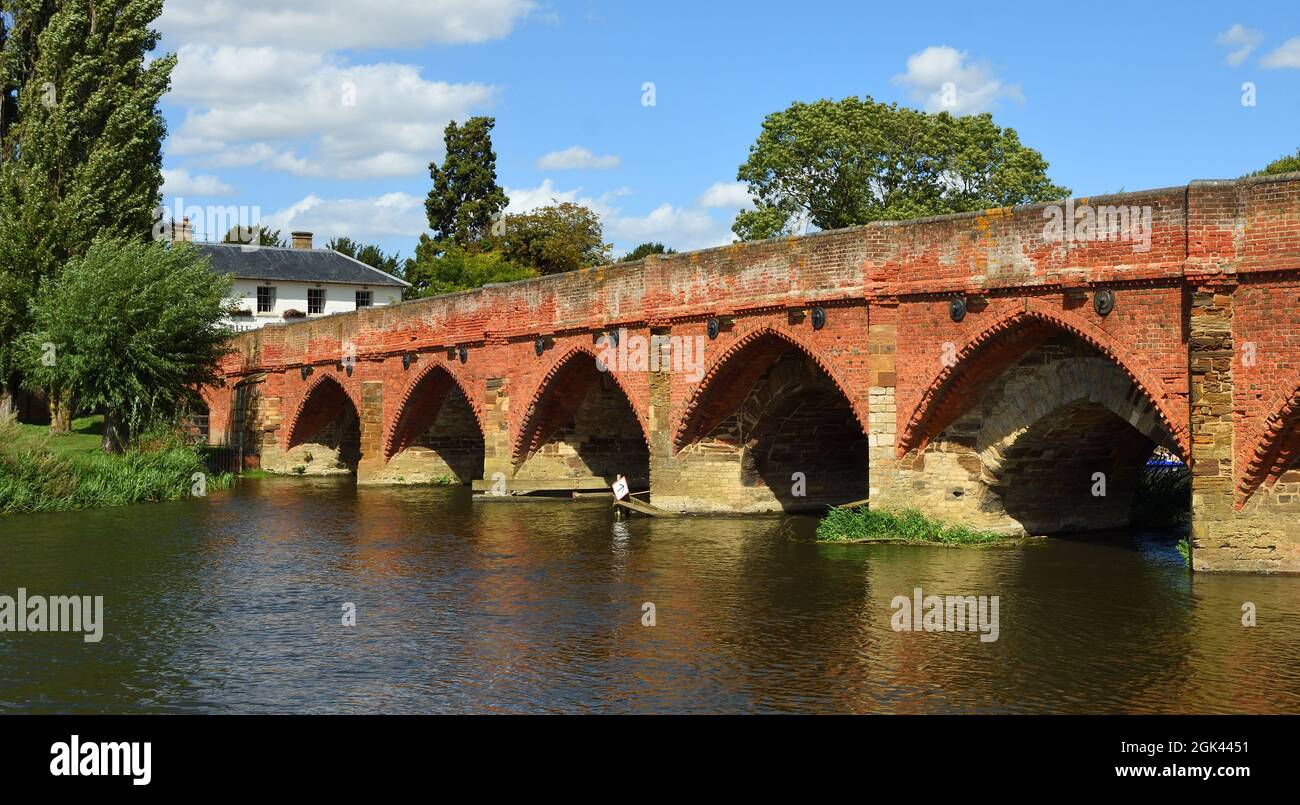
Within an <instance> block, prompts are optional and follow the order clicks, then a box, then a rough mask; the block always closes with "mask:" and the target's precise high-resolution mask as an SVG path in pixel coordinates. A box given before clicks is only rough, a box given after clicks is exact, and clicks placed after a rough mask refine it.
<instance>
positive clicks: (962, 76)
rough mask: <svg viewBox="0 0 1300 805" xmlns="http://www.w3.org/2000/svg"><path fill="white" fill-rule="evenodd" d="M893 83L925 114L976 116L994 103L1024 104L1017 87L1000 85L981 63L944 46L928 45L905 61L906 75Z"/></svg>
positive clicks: (988, 69) (985, 65) (1014, 85)
mask: <svg viewBox="0 0 1300 805" xmlns="http://www.w3.org/2000/svg"><path fill="white" fill-rule="evenodd" d="M893 80H894V83H895V84H899V85H902V86H905V87H907V88H909V89H910V90H911V91H912V96H913V98H915V99H916V100H917V101H920V102H923V103H924V105H925V109H926V111H928V112H951V113H952V114H954V115H969V114H978V113H980V112H984V111H988V110H989V109H991V108H993V107H994V106H995V105H996V104H997V103H998V101H1000V100H1003V99H1011V100H1013V101H1016V102H1017V103H1024V102H1025V96H1024V94H1023V93H1022V92H1021V91H1020V85H1019V84H1004V83H1002V81H1001V80H999V79H998V78H997V76H995V75H994V74H993V71H992V69H991V68H990V67H989V66H988V65H987V64H985V63H983V62H968V61H967V54H966V53H965V52H963V51H958V50H956V49H955V48H951V47H949V46H947V45H932V46H930V47H928V48H926V49H925V50H922V51H920V52H919V53H914V54H912V55H911V56H909V57H908V59H907V72H906V73H903V74H901V75H896V76H894V79H893Z"/></svg>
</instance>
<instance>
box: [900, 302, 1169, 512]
mask: <svg viewBox="0 0 1300 805" xmlns="http://www.w3.org/2000/svg"><path fill="white" fill-rule="evenodd" d="M1021 332H1022V333H1025V335H1024V339H1025V340H1024V341H1020V340H1016V341H1012V342H1009V343H1006V344H1004V345H1002V346H1004V347H1005V348H1006V351H1005V353H1004V354H1001V355H998V354H996V353H992V352H989V353H985V362H984V363H983V364H982V365H978V366H970V365H968V366H967V369H968V374H967V375H965V377H966V378H967V385H965V386H964V387H962V393H961V396H960V397H959V399H958V400H957V402H960V403H961V404H960V406H956V405H954V406H953V410H950V411H949V412H948V414H947V416H946V417H945V418H944V420H943V421H945V422H946V424H945V425H944V427H943V428H942V429H941V430H938V431H936V432H934V433H933V434H932V435H927V438H926V439H925V445H926V446H925V447H924V448H919V449H916V450H915V451H914V453H913V454H912V455H913V456H914V458H913V460H912V461H911V462H909V469H908V472H909V473H910V478H911V479H912V480H911V483H912V484H913V485H914V486H915V488H916V489H917V490H919V491H920V496H919V500H920V501H921V503H922V505H923V506H924V508H926V509H928V510H930V511H932V512H933V513H936V514H939V515H940V516H942V517H943V518H944V519H948V520H964V521H968V522H971V523H972V524H975V525H977V526H981V527H985V526H988V527H993V526H1007V527H1011V526H1018V527H1019V528H1020V529H1022V530H1023V531H1024V532H1026V533H1029V534H1035V535H1051V534H1063V533H1081V532H1090V531H1102V530H1112V529H1122V528H1126V527H1128V526H1129V525H1130V524H1131V523H1133V522H1134V503H1135V500H1136V498H1137V494H1138V491H1139V489H1140V488H1141V487H1142V481H1143V479H1144V477H1145V474H1146V473H1147V472H1148V471H1149V470H1148V467H1147V465H1148V462H1149V460H1150V459H1151V457H1152V455H1153V453H1154V452H1155V450H1156V448H1157V447H1161V448H1164V449H1165V450H1167V451H1169V452H1170V453H1171V454H1173V455H1174V456H1179V457H1181V456H1184V455H1185V454H1184V453H1183V452H1182V446H1181V445H1180V444H1179V443H1178V440H1177V439H1176V438H1175V437H1174V435H1173V434H1172V433H1171V432H1170V431H1169V428H1168V427H1167V425H1166V424H1165V421H1164V419H1163V417H1162V416H1161V412H1160V411H1159V409H1158V408H1157V407H1156V405H1155V402H1154V401H1153V400H1151V399H1150V397H1148V396H1147V394H1146V392H1145V391H1144V390H1143V389H1142V388H1141V387H1140V386H1138V385H1137V384H1136V383H1135V382H1134V381H1133V379H1132V376H1131V375H1130V374H1129V373H1127V372H1125V371H1124V369H1123V367H1121V366H1119V365H1118V364H1116V363H1115V362H1114V361H1113V360H1112V359H1111V358H1110V357H1108V356H1107V355H1105V354H1104V353H1103V352H1102V351H1101V350H1099V349H1097V348H1096V347H1095V346H1093V345H1092V344H1090V343H1088V342H1087V341H1085V340H1084V339H1082V338H1080V337H1079V336H1077V335H1075V334H1074V333H1072V332H1068V331H1063V330H1059V329H1055V328H1050V327H1048V328H1046V329H1044V328H1037V329H1035V330H1032V331H1024V330H1022V331H1021ZM972 378H977V379H978V382H971V379H972ZM972 491H974V493H975V494H974V495H970V494H969V493H971V492H972ZM1187 504H1188V505H1190V500H1188V501H1187ZM1169 505H1173V506H1175V507H1178V506H1179V504H1178V503H1177V502H1176V500H1174V499H1172V498H1171V499H1170V501H1169Z"/></svg>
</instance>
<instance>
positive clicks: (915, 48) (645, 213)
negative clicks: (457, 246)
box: [158, 0, 1300, 255]
mask: <svg viewBox="0 0 1300 805" xmlns="http://www.w3.org/2000/svg"><path fill="white" fill-rule="evenodd" d="M1012 5H1013V4H1001V5H998V4H994V5H987V4H986V5H983V6H974V5H972V4H969V3H945V2H928V3H910V4H906V3H905V4H900V3H866V2H818V1H817V0H809V2H804V3H801V4H798V5H797V6H793V7H792V6H788V5H785V4H783V5H776V4H767V3H761V2H716V0H715V1H714V2H700V1H699V0H696V2H676V1H675V0H658V1H657V2H653V3H630V2H603V1H599V0H573V2H542V0H536V2H530V0H387V1H386V2H363V1H360V2H359V1H358V0H352V1H351V2H343V1H342V0H312V1H311V2H304V0H260V1H257V2H255V1H254V0H168V3H167V4H166V6H165V9H164V15H163V17H162V19H161V20H160V22H159V26H158V27H159V28H160V29H161V30H162V31H163V33H164V40H163V45H162V49H164V50H166V51H174V52H178V53H179V56H180V64H179V66H178V68H177V71H176V73H175V74H174V78H173V90H172V92H171V93H170V94H169V95H168V97H167V98H166V99H165V100H164V105H163V108H164V113H165V114H166V116H167V119H168V123H169V128H170V132H171V133H170V136H169V139H168V142H167V143H166V145H165V159H164V168H165V169H166V171H167V174H166V176H167V186H166V188H165V191H166V195H167V199H166V201H167V204H168V207H169V209H172V208H174V207H175V204H176V200H177V199H178V198H179V199H181V200H182V204H183V205H184V206H186V207H189V206H192V205H196V206H198V207H201V208H204V209H205V211H207V210H210V208H212V207H214V206H221V207H227V206H240V207H246V208H248V214H250V215H251V214H252V212H253V209H254V208H256V209H258V210H260V213H261V217H262V218H263V220H264V221H265V222H267V223H270V224H271V225H273V226H276V227H277V228H281V229H283V230H285V232H287V231H288V230H290V229H299V228H303V229H310V230H312V231H314V232H316V233H317V243H318V244H319V243H323V242H324V241H325V240H326V239H328V238H329V237H331V236H334V235H339V234H347V235H350V236H351V237H353V238H355V239H359V240H364V241H372V242H378V243H381V244H382V245H383V246H385V247H386V248H387V249H389V250H395V251H400V252H401V253H402V254H403V255H409V254H410V253H411V252H412V250H413V247H414V243H415V241H416V239H417V238H418V236H419V234H420V232H422V231H423V230H424V213H423V206H422V205H423V198H424V196H425V194H426V193H427V192H428V188H429V177H428V171H427V165H428V162H429V161H430V160H440V159H441V157H442V147H441V143H442V138H441V131H442V128H443V126H445V124H446V122H447V120H449V119H463V118H464V117H467V116H470V115H478V114H484V115H491V116H494V117H496V119H497V128H496V130H495V132H494V141H495V145H496V150H497V156H498V162H497V166H498V174H499V181H500V182H501V184H502V185H503V186H504V187H506V188H507V190H508V191H509V192H510V195H511V200H512V209H515V210H518V209H526V208H528V207H531V206H535V205H537V204H543V203H549V202H550V201H551V200H552V199H555V200H576V201H581V202H584V203H587V204H589V205H590V206H592V207H593V208H595V209H596V210H597V211H598V212H600V214H601V216H602V219H603V220H604V222H605V230H606V238H607V240H610V241H611V242H613V243H614V244H615V247H616V248H615V254H616V255H617V254H619V253H621V252H623V251H625V250H627V249H629V248H631V247H632V246H635V245H636V244H637V243H639V242H641V241H643V240H661V241H664V242H665V243H667V244H668V245H670V246H675V247H677V248H679V249H683V250H685V249H690V248H702V247H706V246H712V245H718V244H720V243H725V242H727V241H728V240H729V239H730V223H731V220H732V218H733V217H734V215H735V212H736V210H737V209H738V207H739V205H740V204H742V203H743V201H744V198H745V195H744V192H743V190H744V189H743V187H740V186H738V185H737V184H736V182H735V179H736V169H737V166H738V165H739V164H740V163H741V162H742V161H744V159H745V155H746V152H747V150H748V148H749V145H750V144H751V143H752V142H753V141H754V138H755V137H756V135H757V133H758V131H759V127H760V124H761V122H762V120H763V117H764V116H765V115H767V114H769V113H771V112H774V111H778V110H781V109H784V108H785V107H786V106H788V105H789V104H790V102H792V101H794V100H804V101H811V100H816V99H818V98H842V97H845V96H848V95H871V96H872V97H874V98H876V99H877V100H881V101H897V102H899V103H904V104H908V105H912V106H917V107H920V108H927V107H929V108H937V107H935V103H936V102H937V101H936V97H937V96H936V95H935V93H937V92H938V91H939V87H940V86H941V85H942V84H943V83H944V82H946V81H950V82H951V83H953V84H954V86H955V87H956V89H957V93H958V94H957V98H958V107H957V111H959V112H976V111H986V110H987V111H991V112H992V113H993V115H994V119H995V120H996V121H997V122H998V123H999V124H1001V125H1004V126H1011V127H1013V128H1015V129H1016V130H1017V131H1018V132H1019V134H1020V137H1021V140H1022V141H1023V142H1024V143H1025V144H1027V145H1029V146H1031V147H1033V148H1036V149H1038V150H1039V151H1041V152H1042V153H1043V154H1044V156H1045V157H1046V158H1047V160H1048V162H1049V163H1050V165H1051V170H1050V175H1051V177H1052V178H1053V179H1054V180H1055V181H1056V182H1058V183H1060V184H1064V185H1066V186H1068V187H1070V188H1071V189H1072V190H1073V191H1074V192H1075V194H1076V195H1081V196H1082V195H1095V194H1098V193H1103V192H1109V191H1116V190H1119V189H1121V188H1123V189H1127V190H1139V189H1145V188H1152V187H1163V186H1168V185H1177V184H1184V183H1186V182H1187V181H1189V180H1192V179H1199V178H1225V177H1235V176H1239V175H1241V174H1243V173H1246V172H1248V171H1251V170H1254V169H1257V168H1259V167H1262V166H1263V165H1264V164H1266V163H1267V162H1269V161H1271V160H1273V159H1275V158H1277V157H1279V156H1282V155H1284V154H1288V153H1294V152H1295V151H1296V149H1297V147H1300V14H1298V13H1296V7H1295V4H1294V2H1293V1H1292V2H1290V3H1287V2H1242V3H1235V4H1229V3H1222V2H1218V3H1210V2H1162V3H1128V4H1124V5H1122V6H1112V7H1107V10H1106V11H1104V13H1098V12H1097V11H1096V10H1095V9H1099V8H1101V7H1100V6H1095V7H1094V6H1085V7H1077V8H1076V7H1072V6H1070V5H1069V4H1061V3H1051V4H1048V3H1042V4H1029V5H1025V6H1023V7H1021V8H1019V9H1017V8H1013V7H1012ZM647 82H652V83H653V84H654V94H655V98H654V105H652V106H647V105H645V104H644V103H643V97H644V92H643V89H642V87H643V85H645V84H646V83H647ZM1246 82H1251V83H1253V85H1254V87H1255V90H1254V91H1255V105H1254V106H1245V105H1243V103H1242V98H1243V90H1242V85H1243V84H1244V83H1246ZM548 155H550V156H549V157H548ZM203 228H204V226H203V224H202V223H200V224H199V225H198V229H199V230H200V232H202V230H203Z"/></svg>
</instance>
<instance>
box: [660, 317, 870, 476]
mask: <svg viewBox="0 0 1300 805" xmlns="http://www.w3.org/2000/svg"><path fill="white" fill-rule="evenodd" d="M765 339H774V340H776V341H778V342H784V345H782V347H781V349H782V351H784V350H785V349H786V348H788V347H794V348H795V349H797V350H799V351H800V352H802V353H803V355H804V357H805V358H807V359H808V360H810V361H812V362H813V364H814V365H815V366H816V367H817V368H818V369H820V370H821V371H822V373H824V374H825V375H826V377H828V378H830V381H831V383H832V384H834V386H835V388H836V389H838V390H839V392H840V394H842V395H844V399H845V400H846V401H847V402H848V404H849V407H850V408H851V409H852V410H853V414H854V416H855V417H856V418H857V420H858V425H859V426H860V427H861V428H862V432H863V434H867V433H869V432H870V431H869V428H868V422H867V415H866V413H865V412H864V411H862V410H860V409H859V407H858V405H857V404H856V403H855V401H854V399H853V395H851V394H850V393H849V391H848V386H847V385H845V384H844V382H843V380H842V379H841V378H840V377H839V375H838V373H837V372H836V371H835V370H834V368H833V367H832V366H831V365H830V363H829V362H827V361H826V360H825V359H824V358H823V357H822V356H821V354H820V353H819V351H818V350H816V349H815V348H814V347H813V346H812V345H811V344H809V343H807V342H806V341H804V340H803V339H802V338H800V337H799V336H797V335H795V334H793V333H790V332H787V331H785V330H784V329H781V328H779V327H775V326H773V325H771V324H762V325H759V326H757V327H755V328H754V329H752V330H750V331H749V332H746V333H744V334H742V335H739V336H737V337H736V338H735V339H734V340H733V341H732V342H731V343H730V344H729V345H728V346H727V348H726V349H725V350H723V352H722V354H720V355H718V357H717V358H715V359H714V360H713V361H711V362H710V363H709V365H708V367H707V368H706V369H705V370H704V374H703V376H702V377H701V378H700V382H699V383H698V384H696V387H695V391H694V392H693V393H692V394H691V397H690V399H689V400H687V402H686V406H685V407H684V408H683V409H682V413H681V416H680V418H679V419H678V423H677V426H676V427H675V428H674V434H675V435H674V437H673V453H674V454H675V453H678V452H680V451H681V450H683V449H684V448H686V447H687V446H688V445H690V444H691V443H692V442H695V441H697V440H698V439H700V438H702V437H703V436H704V435H705V434H707V433H708V432H709V431H710V430H712V429H713V428H714V427H716V426H717V424H718V423H719V422H721V421H722V420H723V419H724V418H725V417H726V416H727V414H729V413H730V412H731V410H734V409H735V407H736V406H737V405H739V404H740V403H741V402H742V401H743V400H744V398H745V395H746V394H747V393H748V392H749V389H750V388H751V387H753V385H754V383H756V382H757V381H758V379H759V377H760V376H761V375H762V374H763V372H764V371H766V370H767V368H768V367H769V366H770V365H771V363H772V361H773V360H775V359H776V357H777V356H776V355H771V356H767V355H764V356H761V357H763V358H769V357H770V358H771V360H755V361H747V362H741V361H740V360H739V356H742V355H743V354H744V353H747V352H750V351H752V350H753V349H759V348H761V344H760V342H762V341H763V340H765ZM720 386H721V387H724V388H723V391H721V392H719V391H717V390H716V389H718V388H719V387H720ZM728 386H729V387H730V389H727V388H725V387H728ZM728 392H730V393H728ZM733 398H735V399H733Z"/></svg>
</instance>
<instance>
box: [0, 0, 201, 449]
mask: <svg viewBox="0 0 1300 805" xmlns="http://www.w3.org/2000/svg"><path fill="white" fill-rule="evenodd" d="M0 10H2V11H3V12H5V13H6V14H7V15H8V29H7V31H6V33H5V36H4V37H3V40H2V41H0V71H2V74H0V114H2V115H3V123H2V125H0V129H3V136H4V141H3V147H2V148H0V266H3V267H4V271H5V272H6V273H7V274H8V275H9V277H8V279H7V280H6V281H5V282H6V284H7V285H8V286H9V287H10V288H11V289H12V288H13V287H17V288H18V289H19V293H20V294H21V295H23V296H25V301H21V303H20V304H19V305H17V306H16V309H17V311H18V315H19V316H22V317H25V316H26V315H27V311H28V309H29V307H30V300H31V299H32V297H33V296H34V295H35V294H36V293H37V289H38V288H40V287H42V286H43V285H45V284H47V283H50V282H53V281H55V280H57V278H58V276H59V275H60V273H61V272H62V270H63V267H64V266H65V265H66V264H67V263H68V262H69V261H71V260H74V259H76V258H78V257H80V256H82V255H84V254H85V252H86V249H87V247H88V246H89V245H90V244H91V243H92V242H93V241H94V240H95V239H97V238H98V237H100V236H109V237H117V238H122V237H125V238H130V239H136V240H139V241H143V240H145V239H146V238H148V237H149V236H150V233H151V232H152V229H153V225H154V222H155V221H156V220H157V212H156V211H157V209H158V206H159V204H160V202H161V198H162V197H161V193H160V189H161V187H162V139H163V136H164V135H165V134H166V124H165V122H164V120H163V116H162V114H161V112H160V111H159V109H158V103H159V100H160V98H161V97H162V95H163V93H165V92H166V91H167V87H168V83H169V76H170V74H171V70H172V68H173V67H174V66H175V63H176V58H175V56H174V55H162V56H159V57H157V58H152V56H153V50H154V48H155V47H156V46H157V44H158V41H159V35H158V33H157V32H156V31H154V30H152V29H151V28H150V27H149V26H150V24H151V23H152V21H153V20H155V19H157V17H158V15H159V14H160V13H161V11H162V0H82V2H63V3H54V2H37V1H35V0H32V2H17V1H16V0H5V2H4V3H3V5H2V6H0ZM146 56H149V57H151V60H150V61H148V62H146V60H145V57H146ZM15 98H16V105H15V103H14V99H15ZM26 326H27V323H26V322H23V323H20V324H19V327H20V328H25V327H26ZM0 351H3V350H0ZM0 362H3V359H0ZM7 379H8V378H5V377H3V376H0V382H4V381H6V380H7ZM0 396H4V394H3V393H0ZM69 402H70V401H68V400H62V402H60V398H59V397H58V396H57V395H51V408H52V410H51V414H52V415H53V416H52V417H51V426H50V427H51V429H52V430H55V431H57V430H62V429H66V428H67V426H68V425H69V420H70V417H71V409H70V405H69Z"/></svg>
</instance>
